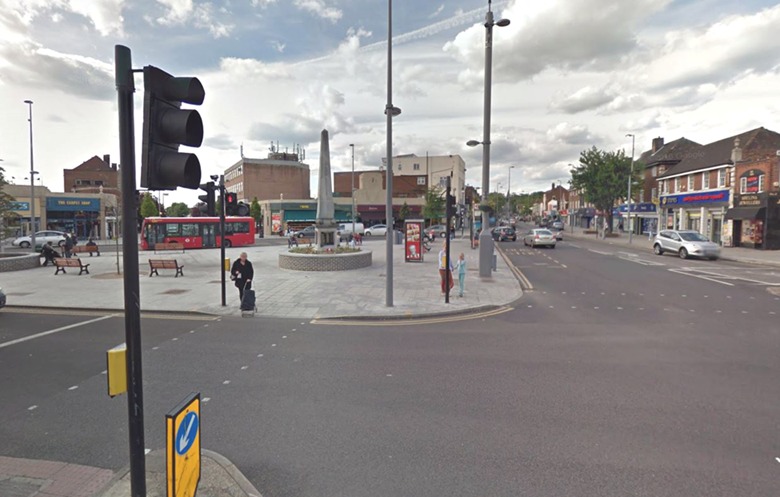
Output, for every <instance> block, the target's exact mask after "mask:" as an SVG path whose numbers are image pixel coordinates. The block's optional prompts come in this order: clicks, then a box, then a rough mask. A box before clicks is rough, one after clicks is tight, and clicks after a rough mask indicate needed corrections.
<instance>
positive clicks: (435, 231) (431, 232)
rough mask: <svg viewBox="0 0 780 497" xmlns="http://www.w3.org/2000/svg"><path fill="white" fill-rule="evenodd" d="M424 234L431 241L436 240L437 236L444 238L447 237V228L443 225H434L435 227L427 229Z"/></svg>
mask: <svg viewBox="0 0 780 497" xmlns="http://www.w3.org/2000/svg"><path fill="white" fill-rule="evenodd" d="M423 233H425V236H427V237H428V239H429V240H435V239H436V237H437V236H440V237H442V238H444V237H445V236H447V227H446V226H444V225H443V224H434V225H433V226H428V227H427V228H425V229H424V230H423Z"/></svg>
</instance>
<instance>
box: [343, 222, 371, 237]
mask: <svg viewBox="0 0 780 497" xmlns="http://www.w3.org/2000/svg"><path fill="white" fill-rule="evenodd" d="M365 230H366V229H365V228H364V227H363V223H355V233H357V234H358V235H360V236H363V234H364V233H365ZM336 233H338V235H339V236H344V237H346V236H349V235H350V233H352V223H341V224H339V227H338V228H336Z"/></svg>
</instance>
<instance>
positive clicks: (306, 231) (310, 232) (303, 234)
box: [294, 224, 316, 238]
mask: <svg viewBox="0 0 780 497" xmlns="http://www.w3.org/2000/svg"><path fill="white" fill-rule="evenodd" d="M314 230H315V226H314V225H313V224H312V225H311V226H306V227H305V228H303V229H302V230H300V231H296V232H295V233H294V235H295V236H296V237H297V238H311V237H314V235H315V234H316V233H315V231H314Z"/></svg>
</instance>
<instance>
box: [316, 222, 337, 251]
mask: <svg viewBox="0 0 780 497" xmlns="http://www.w3.org/2000/svg"><path fill="white" fill-rule="evenodd" d="M314 233H315V235H314V245H315V246H316V247H318V248H326V247H335V246H336V245H337V244H336V226H316V227H315V228H314Z"/></svg>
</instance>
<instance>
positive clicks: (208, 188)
mask: <svg viewBox="0 0 780 497" xmlns="http://www.w3.org/2000/svg"><path fill="white" fill-rule="evenodd" d="M217 188H219V187H218V186H217V185H215V184H214V182H213V181H209V182H208V183H204V184H202V185H200V189H201V190H203V191H205V192H206V194H205V195H199V196H198V199H199V200H200V201H201V202H203V203H205V204H206V210H205V214H206V215H207V216H209V217H214V216H216V215H217V207H216V205H217V202H216V200H217V196H216V193H215V192H216V190H217ZM201 211H202V212H203V209H202V208H201Z"/></svg>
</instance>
